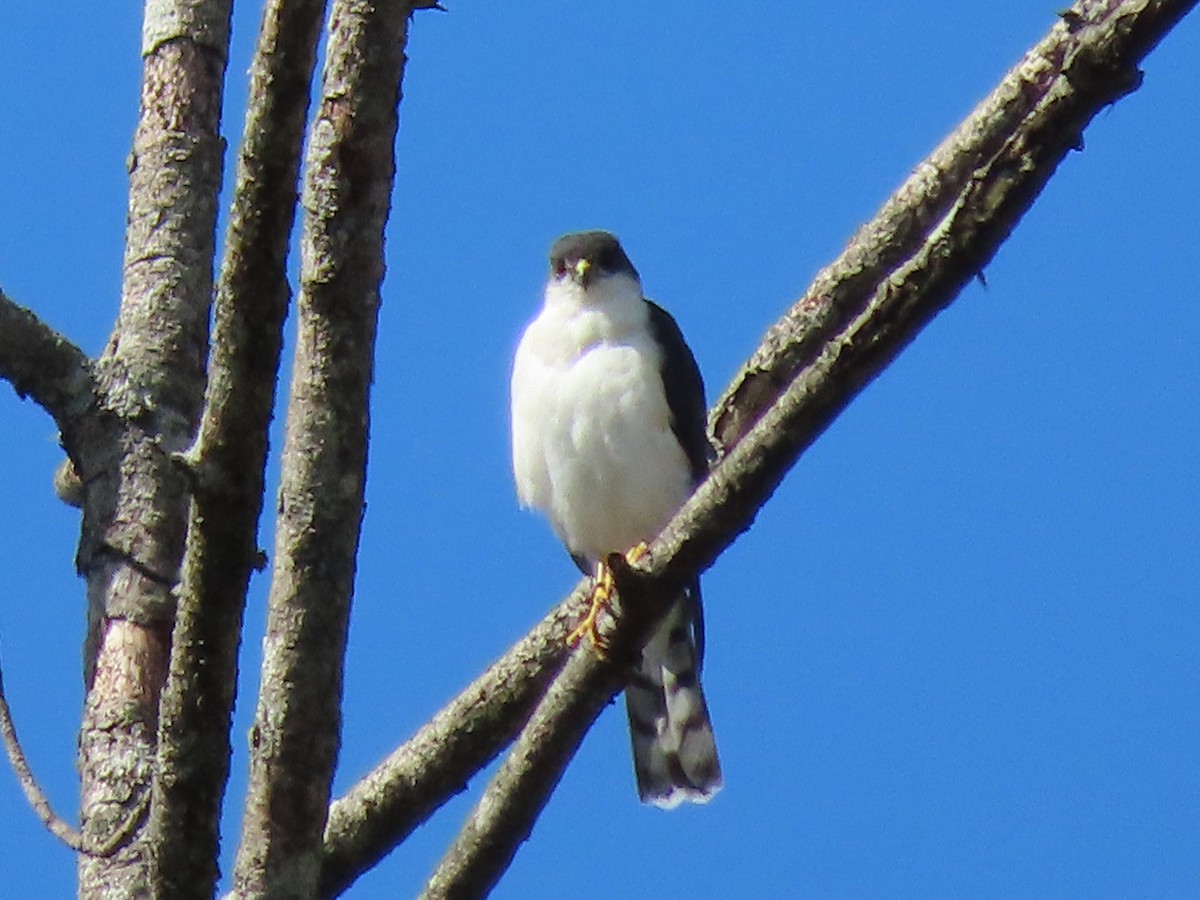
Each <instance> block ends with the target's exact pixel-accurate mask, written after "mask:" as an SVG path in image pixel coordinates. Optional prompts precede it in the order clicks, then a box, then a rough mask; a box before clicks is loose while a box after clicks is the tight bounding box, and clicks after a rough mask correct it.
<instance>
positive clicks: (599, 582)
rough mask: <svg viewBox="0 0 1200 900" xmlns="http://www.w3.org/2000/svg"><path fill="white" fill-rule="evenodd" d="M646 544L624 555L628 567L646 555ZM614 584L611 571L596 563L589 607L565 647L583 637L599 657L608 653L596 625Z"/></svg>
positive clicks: (604, 639) (613, 589) (605, 609)
mask: <svg viewBox="0 0 1200 900" xmlns="http://www.w3.org/2000/svg"><path fill="white" fill-rule="evenodd" d="M646 550H647V547H646V544H645V542H644V541H643V542H642V543H639V544H637V545H636V546H635V547H633V548H632V549H630V550H629V552H628V553H626V554H625V561H626V562H628V563H629V564H630V565H633V564H634V563H636V562H637V561H638V560H639V559H641V558H642V557H643V556H645V555H646ZM616 589H617V586H616V582H615V581H614V580H613V574H612V570H611V569H610V568H609V567H608V566H607V565H605V563H604V561H603V560H602V561H600V562H598V563H596V576H595V578H594V579H593V581H592V596H591V606H590V607H589V609H588V612H587V615H586V616H584V617H583V621H582V622H580V623H579V624H578V625H577V626H576V627H575V630H574V631H572V632H571V633H570V634H568V635H567V646H568V647H574V646H576V645H577V644H579V642H580V641H582V640H583V639H584V638H585V637H586V638H587V639H588V640H589V641H591V644H592V646H593V647H594V648H595V649H596V652H597V653H598V654H599V655H600V656H605V655H606V654H607V652H608V640H607V639H606V638H605V637H604V635H602V634H600V631H599V629H598V628H597V625H598V623H599V617H600V613H601V612H602V611H607V610H609V601H610V600H611V599H612V595H613V594H614V593H615V592H616Z"/></svg>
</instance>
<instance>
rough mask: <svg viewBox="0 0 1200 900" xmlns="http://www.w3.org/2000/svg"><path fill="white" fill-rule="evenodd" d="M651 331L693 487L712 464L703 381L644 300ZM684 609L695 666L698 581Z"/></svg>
mask: <svg viewBox="0 0 1200 900" xmlns="http://www.w3.org/2000/svg"><path fill="white" fill-rule="evenodd" d="M646 304H647V305H648V306H649V307H650V330H651V332H652V333H653V334H654V340H655V341H656V342H657V343H658V345H659V346H660V347H662V349H663V359H662V382H663V389H664V390H665V392H666V395H667V409H669V410H670V411H671V431H673V432H674V433H675V438H676V439H677V440H678V441H679V446H681V447H682V448H683V452H684V454H685V455H686V456H687V459H688V464H689V465H690V466H691V469H692V484H699V483H700V482H701V481H702V480H703V479H704V476H705V475H707V474H708V467H709V466H710V465H711V464H712V461H713V449H712V445H711V444H710V443H709V442H708V401H707V400H705V398H704V379H703V377H702V376H701V375H700V367H699V366H698V365H697V364H696V357H694V356H693V355H692V350H691V348H690V347H688V345H687V341H685V340H684V339H683V332H682V331H680V330H679V325H678V324H676V322H675V319H674V318H673V317H672V316H671V314H670V313H669V312H667V311H666V310H665V309H663V308H662V307H661V306H659V305H658V304H657V303H655V302H654V301H653V300H647V301H646ZM684 593H685V596H686V597H687V604H686V607H687V609H688V611H689V612H690V619H691V626H692V637H693V639H694V640H695V642H696V667H697V669H699V667H700V665H701V664H702V661H703V659H704V604H703V603H702V602H701V599H700V579H699V578H697V579H695V580H694V581H693V582H692V583H691V584H689V585H688V586H687V587H686V588H685V591H684Z"/></svg>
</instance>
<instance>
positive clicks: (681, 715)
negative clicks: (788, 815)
mask: <svg viewBox="0 0 1200 900" xmlns="http://www.w3.org/2000/svg"><path fill="white" fill-rule="evenodd" d="M695 603H698V598H696V600H693V598H691V597H689V596H687V595H685V596H684V597H682V598H681V599H680V601H679V602H678V603H676V604H675V606H673V607H672V608H671V611H670V612H669V613H668V614H667V617H666V618H665V619H664V620H663V622H662V624H661V625H659V627H658V629H657V630H656V631H655V633H654V634H653V636H652V637H651V638H650V640H649V642H648V643H647V644H646V647H645V649H644V650H643V651H642V662H641V665H640V666H639V667H638V668H637V670H636V671H635V672H633V674H632V675H631V676H630V680H629V685H628V687H626V689H625V709H626V712H628V714H629V733H630V736H631V738H632V740H633V767H634V771H635V773H636V775H637V786H638V795H639V796H640V797H641V799H642V802H643V803H653V804H654V805H655V806H661V807H664V808H667V809H669V808H671V807H673V806H677V805H678V804H679V803H680V802H682V801H683V800H689V801H691V802H694V803H704V802H706V801H708V800H709V798H711V797H712V795H713V794H715V793H716V792H717V790H718V789H719V788H720V787H721V764H720V762H719V761H718V760H717V745H716V741H715V738H714V737H713V729H712V722H711V721H710V720H709V717H708V707H707V705H706V704H705V702H704V692H703V691H702V690H701V688H700V651H699V649H698V647H697V643H696V638H695V635H694V633H693V629H692V615H691V610H692V609H693V607H694V604H695Z"/></svg>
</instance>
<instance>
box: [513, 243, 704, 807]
mask: <svg viewBox="0 0 1200 900" xmlns="http://www.w3.org/2000/svg"><path fill="white" fill-rule="evenodd" d="M706 414H707V406H706V403H705V400H704V382H703V381H702V380H701V377H700V370H699V368H698V367H697V365H696V360H695V358H694V357H693V356H692V352H691V350H690V349H688V346H687V344H686V343H685V342H684V339H683V335H682V334H681V333H680V331H679V326H678V325H676V324H675V320H674V319H673V318H671V316H670V315H669V314H668V313H667V312H666V311H665V310H663V309H662V308H661V307H660V306H658V305H657V304H655V303H653V302H651V301H650V300H647V299H646V298H645V297H643V296H642V282H641V278H640V277H639V276H638V273H637V270H636V269H634V267H633V264H632V263H631V262H630V261H629V257H628V256H626V255H625V251H624V250H623V249H621V245H620V244H619V243H618V242H617V239H616V238H615V237H613V236H612V235H611V234H609V233H608V232H605V231H584V232H578V233H575V234H568V235H564V236H563V237H561V238H559V239H558V240H557V241H555V243H554V245H553V246H552V247H551V248H550V276H549V280H548V281H547V283H546V290H545V299H544V303H543V306H542V309H541V312H539V313H538V315H537V317H536V318H535V319H534V320H533V321H532V322H530V323H529V325H528V327H527V328H526V329H525V333H524V335H523V336H522V337H521V342H520V345H519V346H518V347H517V353H516V359H515V360H514V363H513V374H512V451H513V474H514V476H515V478H516V483H517V496H518V498H519V500H520V502H521V505H522V506H525V507H534V508H536V509H539V510H541V511H542V512H544V513H545V514H546V516H547V517H548V518H549V519H550V524H551V526H552V527H553V528H554V531H555V533H556V534H557V535H558V536H559V538H560V539H561V540H562V541H563V543H564V544H566V547H567V550H568V552H569V553H570V554H571V557H572V558H573V559H574V560H575V563H576V565H578V566H579V568H580V569H581V570H582V571H583V572H584V573H585V574H591V575H594V576H595V577H596V584H597V588H596V589H597V590H600V589H601V586H602V585H603V584H605V583H607V584H608V585H609V586H611V575H609V573H607V571H606V567H605V565H604V560H605V559H606V558H607V557H608V556H609V555H610V554H612V553H627V552H629V551H633V553H634V554H636V552H637V550H636V548H638V547H640V546H642V545H643V544H644V542H646V541H649V540H651V539H653V538H654V537H655V536H656V535H657V534H658V532H659V531H660V530H661V529H662V527H663V526H664V525H666V523H667V521H668V520H669V519H670V518H671V516H672V515H674V513H675V512H676V511H677V510H678V509H679V507H680V506H682V505H683V502H684V501H685V500H686V499H687V498H688V496H689V495H690V494H691V492H692V489H693V488H694V487H695V486H696V484H697V483H698V482H699V481H700V480H701V479H702V478H703V477H704V475H705V473H706V472H707V471H708V466H709V463H710V457H711V448H710V445H709V443H708V439H707V438H706V436H705V420H706ZM595 612H596V609H595V607H593V610H592V614H590V615H589V619H588V620H585V622H584V624H583V625H581V626H580V629H579V630H577V632H576V635H577V636H578V635H579V634H581V633H590V635H591V637H592V639H593V641H595V640H596V634H595V621H594V614H595ZM589 629H590V631H589ZM703 645H704V627H703V618H702V612H701V608H700V582H699V579H696V580H694V581H693V582H692V583H691V584H690V585H688V586H687V587H686V588H685V589H684V590H683V592H682V593H681V594H680V596H679V598H678V600H677V601H676V602H675V604H674V605H673V606H672V607H671V609H670V611H669V612H668V614H667V615H666V617H665V618H664V619H663V621H662V623H661V624H660V625H659V626H658V627H657V628H656V630H655V632H654V633H653V635H652V636H651V637H650V639H649V641H648V642H647V643H646V646H645V647H644V648H643V650H642V654H641V661H640V664H639V665H638V666H637V668H636V671H633V672H632V673H631V674H630V680H629V683H628V686H627V687H626V690H625V706H626V710H627V711H628V713H629V730H630V735H631V737H632V740H633V763H634V770H635V773H636V776H637V786H638V794H639V795H640V796H641V799H642V801H643V802H645V803H654V804H656V805H658V806H662V807H672V806H675V805H677V804H678V803H679V802H680V801H682V800H691V801H697V802H704V801H706V800H708V799H709V798H710V797H711V796H712V795H713V794H714V793H715V792H716V791H717V789H718V788H720V786H721V767H720V764H719V763H718V761H717V748H716V743H715V742H714V739H713V731H712V723H711V722H710V721H709V716H708V707H707V705H706V704H705V702H704V694H703V693H702V691H701V688H700V663H701V656H702V652H703Z"/></svg>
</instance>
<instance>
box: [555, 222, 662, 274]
mask: <svg viewBox="0 0 1200 900" xmlns="http://www.w3.org/2000/svg"><path fill="white" fill-rule="evenodd" d="M580 260H587V262H588V263H589V264H590V265H591V268H592V269H593V270H594V272H595V274H596V275H616V274H618V273H625V274H627V275H631V276H633V277H634V278H638V277H639V276H638V273H637V269H635V268H634V267H633V263H631V262H630V261H629V257H628V256H626V255H625V251H624V250H622V249H621V244H620V242H619V241H618V240H617V239H616V237H614V236H613V235H612V234H610V233H609V232H607V231H575V232H572V233H571V234H564V235H563V236H562V237H560V238H559V239H558V240H557V241H555V242H554V244H553V246H551V247H550V277H552V278H557V277H560V276H562V275H564V274H566V273H568V272H574V271H576V263H578V262H579V261H580ZM639 280H640V279H639Z"/></svg>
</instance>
